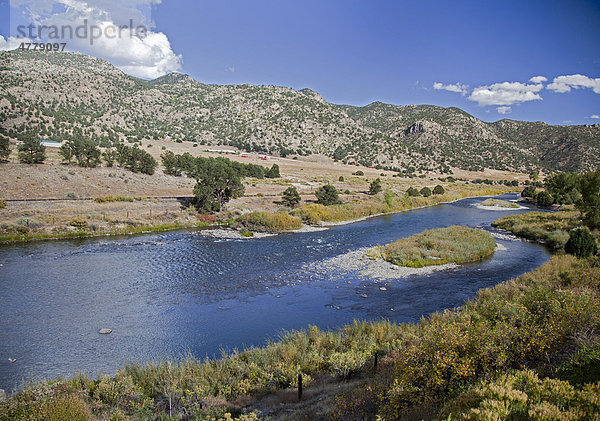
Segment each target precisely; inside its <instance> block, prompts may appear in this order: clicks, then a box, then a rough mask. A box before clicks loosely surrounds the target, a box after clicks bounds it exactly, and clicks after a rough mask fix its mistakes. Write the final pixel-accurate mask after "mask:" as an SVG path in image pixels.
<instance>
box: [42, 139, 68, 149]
mask: <svg viewBox="0 0 600 421" xmlns="http://www.w3.org/2000/svg"><path fill="white" fill-rule="evenodd" d="M40 143H41V144H42V145H44V146H45V147H47V148H60V147H61V146H62V144H63V142H58V141H56V140H48V139H40Z"/></svg>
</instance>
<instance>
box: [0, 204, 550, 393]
mask: <svg viewBox="0 0 600 421" xmlns="http://www.w3.org/2000/svg"><path fill="white" fill-rule="evenodd" d="M503 197H505V198H514V197H516V196H511V195H507V196H503ZM482 200H483V198H473V199H464V200H461V201H458V202H454V203H450V204H445V205H438V206H434V207H430V208H424V209H418V210H413V211H408V212H402V213H398V214H395V215H389V216H382V217H376V218H371V219H368V220H366V221H361V222H356V223H353V224H348V225H341V226H336V227H332V228H330V229H328V230H325V231H319V232H309V233H294V234H282V235H277V236H272V237H266V238H254V239H244V240H241V239H215V238H208V237H206V236H203V235H201V234H200V232H199V231H176V232H169V233H162V234H149V235H143V236H134V237H111V238H94V239H83V240H69V241H46V242H35V243H28V244H23V245H11V246H3V247H1V248H0V264H1V265H2V266H1V267H0V321H1V322H0V327H1V329H0V388H3V389H6V390H12V389H14V388H18V387H20V386H22V385H23V384H24V382H25V381H28V380H39V379H44V378H45V379H50V378H55V377H59V376H70V375H72V374H74V373H75V372H76V371H77V370H81V371H83V372H86V373H88V374H90V375H96V374H97V373H107V374H114V373H115V372H116V370H117V369H118V368H119V367H121V366H122V365H124V364H125V363H126V362H134V361H141V362H143V361H147V360H163V359H165V358H167V357H168V358H175V359H176V358H179V357H181V356H182V355H184V354H185V353H187V352H191V353H192V354H193V355H195V356H197V357H204V356H207V355H208V356H215V355H219V354H220V352H221V350H222V349H232V348H234V347H237V348H239V349H241V348H243V347H247V346H253V345H256V346H260V345H264V344H265V343H266V341H267V340H269V339H271V340H272V339H277V338H278V337H279V335H280V334H281V332H282V331H283V330H290V329H302V328H306V327H307V326H308V325H309V324H311V325H316V326H319V327H321V328H323V329H335V328H337V327H340V326H342V325H344V324H346V323H349V322H351V321H352V320H353V319H366V320H378V319H382V318H387V319H390V320H393V321H396V322H414V321H417V320H418V319H419V318H420V317H421V316H422V315H427V314H430V313H432V312H435V311H438V310H442V309H445V308H450V307H455V306H458V305H461V304H463V303H464V302H465V301H466V300H468V299H471V298H473V297H474V296H475V295H476V293H477V290H479V289H481V288H485V287H489V286H493V285H495V284H497V283H499V282H502V281H505V280H507V279H510V278H512V277H515V276H518V275H520V274H522V273H524V272H528V271H530V270H532V269H534V268H535V267H537V266H539V265H541V264H542V263H543V262H545V261H546V260H547V259H548V258H549V254H548V252H547V251H546V250H545V249H544V248H543V247H541V246H538V245H535V244H532V243H528V242H522V241H516V240H510V239H497V242H498V243H499V244H501V245H502V246H504V247H505V248H506V250H504V247H501V249H500V250H498V251H496V253H495V254H494V256H493V257H491V258H490V259H488V260H486V261H485V262H482V263H479V264H472V265H465V266H461V267H459V268H457V269H450V270H446V271H441V272H435V273H433V274H430V275H420V276H413V277H410V278H406V279H399V280H398V279H396V280H390V281H380V280H379V281H375V280H372V279H366V278H364V277H362V276H360V274H357V273H346V272H341V271H335V270H334V271H331V272H329V273H326V274H323V273H322V272H320V271H317V270H315V269H313V268H312V266H311V265H310V264H311V263H314V262H319V261H323V260H325V259H328V258H331V257H334V256H337V255H340V254H342V253H346V252H348V251H351V250H355V249H358V248H361V247H366V246H375V245H377V244H386V243H389V242H391V241H394V240H396V239H398V238H401V237H406V236H409V235H412V234H415V233H417V232H420V231H423V230H425V229H429V228H435V227H444V226H449V225H454V224H460V225H467V226H470V227H479V228H483V229H489V230H491V228H490V223H491V222H492V221H494V220H495V219H497V218H499V217H501V216H503V215H508V214H512V213H520V212H525V211H527V210H507V211H492V210H483V209H479V208H477V207H476V206H475V205H476V204H477V203H480V202H481V201H482ZM382 286H385V289H386V290H385V291H382V290H381V289H380V287H382ZM365 295H366V298H364V296H365ZM101 328H110V329H112V330H113V333H112V334H110V335H100V334H99V333H98V330H99V329H101ZM9 358H14V359H16V360H17V361H16V362H14V363H11V362H9V361H8V359H9Z"/></svg>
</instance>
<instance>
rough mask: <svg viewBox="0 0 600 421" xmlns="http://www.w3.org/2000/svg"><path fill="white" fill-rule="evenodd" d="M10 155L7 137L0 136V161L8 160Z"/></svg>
mask: <svg viewBox="0 0 600 421" xmlns="http://www.w3.org/2000/svg"><path fill="white" fill-rule="evenodd" d="M9 155H10V140H9V139H8V137H5V136H2V135H0V160H3V159H6V158H8V156H9Z"/></svg>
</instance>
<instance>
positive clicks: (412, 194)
mask: <svg viewBox="0 0 600 421" xmlns="http://www.w3.org/2000/svg"><path fill="white" fill-rule="evenodd" d="M406 194H408V195H409V196H410V197H417V196H419V195H420V193H419V190H417V189H415V188H414V187H409V188H408V190H406Z"/></svg>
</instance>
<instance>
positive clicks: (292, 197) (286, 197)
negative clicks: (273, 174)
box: [281, 186, 300, 208]
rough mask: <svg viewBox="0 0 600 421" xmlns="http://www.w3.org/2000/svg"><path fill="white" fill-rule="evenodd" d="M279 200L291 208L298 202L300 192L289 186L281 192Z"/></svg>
mask: <svg viewBox="0 0 600 421" xmlns="http://www.w3.org/2000/svg"><path fill="white" fill-rule="evenodd" d="M281 201H282V202H283V203H284V204H285V205H286V206H288V207H290V208H293V207H295V206H296V205H297V204H298V203H300V194H299V193H298V190H297V189H296V187H294V186H290V187H288V188H287V189H285V191H284V192H283V194H282V196H281Z"/></svg>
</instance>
